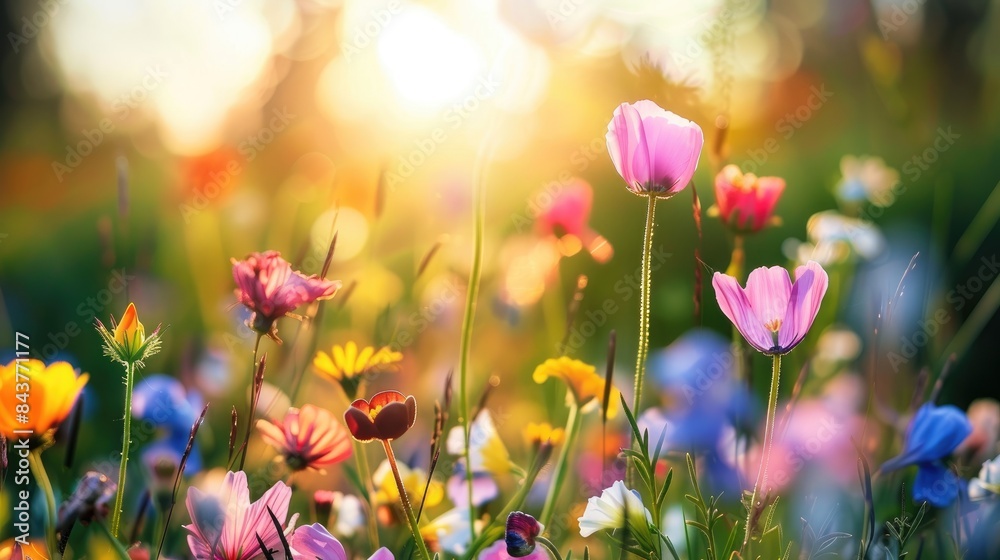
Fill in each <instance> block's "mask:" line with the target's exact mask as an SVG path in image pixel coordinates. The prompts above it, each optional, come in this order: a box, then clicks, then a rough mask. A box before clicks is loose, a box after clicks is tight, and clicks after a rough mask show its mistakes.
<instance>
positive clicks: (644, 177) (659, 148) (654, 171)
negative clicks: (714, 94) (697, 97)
mask: <svg viewBox="0 0 1000 560" xmlns="http://www.w3.org/2000/svg"><path fill="white" fill-rule="evenodd" d="M607 141H608V152H609V153H610V154H611V160H612V161H613V162H614V164H615V169H617V170H618V174H619V175H621V176H622V179H625V184H626V186H628V189H629V190H630V191H632V192H633V193H635V194H637V195H650V194H651V195H654V196H657V197H662V198H668V197H670V196H673V195H674V194H677V193H678V192H680V191H682V190H684V187H686V186H687V184H688V183H689V182H690V181H691V177H692V176H693V175H694V170H695V168H696V167H698V158H699V156H700V155H701V147H702V145H703V144H704V143H705V136H704V134H703V133H702V131H701V127H700V126H698V125H697V124H695V123H693V122H691V121H689V120H687V119H685V118H682V117H679V116H677V115H675V114H674V113H671V112H670V111H666V110H664V109H662V108H660V107H659V106H658V105H657V104H656V103H653V102H652V101H649V100H642V101H637V102H635V103H632V104H629V103H622V104H621V105H619V106H618V108H617V109H615V115H614V117H612V119H611V122H610V123H608V134H607Z"/></svg>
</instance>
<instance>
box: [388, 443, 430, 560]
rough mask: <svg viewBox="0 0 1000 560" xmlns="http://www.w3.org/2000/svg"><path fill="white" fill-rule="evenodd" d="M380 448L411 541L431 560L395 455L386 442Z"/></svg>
mask: <svg viewBox="0 0 1000 560" xmlns="http://www.w3.org/2000/svg"><path fill="white" fill-rule="evenodd" d="M382 447H383V448H385V456H386V457H387V458H388V459H389V466H390V467H392V476H393V477H395V478H396V489H397V490H399V501H400V502H402V503H403V512H404V513H405V514H406V522H407V523H408V524H409V525H410V532H411V533H413V540H414V541H415V542H416V545H417V549H418V550H420V554H421V555H422V556H423V558H424V559H425V560H431V555H430V553H429V552H428V551H427V543H425V542H424V539H423V537H421V536H420V526H419V525H417V518H416V517H415V516H414V515H413V508H412V507H411V506H410V498H409V497H408V496H407V495H406V488H404V487H403V479H402V478H400V477H399V468H398V467H397V466H396V455H395V454H393V452H392V446H391V445H389V442H388V440H382Z"/></svg>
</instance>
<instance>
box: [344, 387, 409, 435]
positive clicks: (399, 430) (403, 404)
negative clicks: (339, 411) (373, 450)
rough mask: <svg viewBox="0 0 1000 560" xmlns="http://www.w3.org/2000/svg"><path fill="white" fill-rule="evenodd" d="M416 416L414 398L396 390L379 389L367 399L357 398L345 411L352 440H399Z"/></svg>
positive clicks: (345, 418)
mask: <svg viewBox="0 0 1000 560" xmlns="http://www.w3.org/2000/svg"><path fill="white" fill-rule="evenodd" d="M416 419H417V400H416V399H414V398H413V396H412V395H410V396H405V395H403V393H400V392H399V391H382V392H381V393H376V394H375V395H374V396H373V397H372V398H371V399H370V400H367V401H366V400H365V399H358V400H356V401H354V402H353V403H351V407H350V408H348V409H347V412H345V413H344V420H345V421H346V422H347V428H348V429H350V430H351V435H353V436H354V439H356V440H358V441H360V442H367V441H371V440H373V439H380V440H383V441H390V440H394V439H398V438H399V437H400V436H402V435H403V434H405V433H406V431H407V430H409V429H410V426H413V422H414V420H416Z"/></svg>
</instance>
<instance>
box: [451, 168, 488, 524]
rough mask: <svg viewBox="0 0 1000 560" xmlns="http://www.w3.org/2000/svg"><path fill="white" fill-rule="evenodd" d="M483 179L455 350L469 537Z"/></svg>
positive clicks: (477, 193)
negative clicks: (471, 405)
mask: <svg viewBox="0 0 1000 560" xmlns="http://www.w3.org/2000/svg"><path fill="white" fill-rule="evenodd" d="M485 185H486V181H485V180H484V179H483V178H482V177H476V185H475V193H474V198H475V201H474V204H473V206H474V216H473V222H474V224H473V233H474V238H473V248H472V269H471V270H470V271H469V285H468V288H467V290H466V295H465V316H464V317H463V319H462V341H461V348H460V349H459V365H458V371H459V387H458V392H459V393H458V396H459V407H460V410H461V414H462V428H463V430H464V435H465V482H466V485H467V486H468V499H469V530H470V531H471V533H472V539H473V540H475V538H476V509H475V508H474V507H472V475H473V473H472V449H471V448H470V445H469V443H470V441H469V439H470V437H469V434H470V425H471V424H472V418H470V410H469V352H470V349H471V346H472V324H473V323H474V322H475V318H476V301H477V299H478V296H479V278H480V276H481V275H482V268H483V230H484V224H485V223H486V192H485Z"/></svg>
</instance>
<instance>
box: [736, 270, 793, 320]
mask: <svg viewBox="0 0 1000 560" xmlns="http://www.w3.org/2000/svg"><path fill="white" fill-rule="evenodd" d="M791 292H792V281H791V280H789V279H788V271H787V270H785V269H784V268H783V267H780V266H772V267H770V268H768V267H763V266H762V267H760V268H756V269H754V270H752V271H751V272H750V276H748V277H747V288H746V295H747V299H748V300H749V301H750V306H751V307H753V310H754V313H756V314H757V318H758V319H760V322H761V323H762V324H763V325H764V328H766V329H768V330H770V331H774V330H777V327H779V326H781V321H782V320H784V318H785V309H786V308H787V307H788V297H789V294H791Z"/></svg>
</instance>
